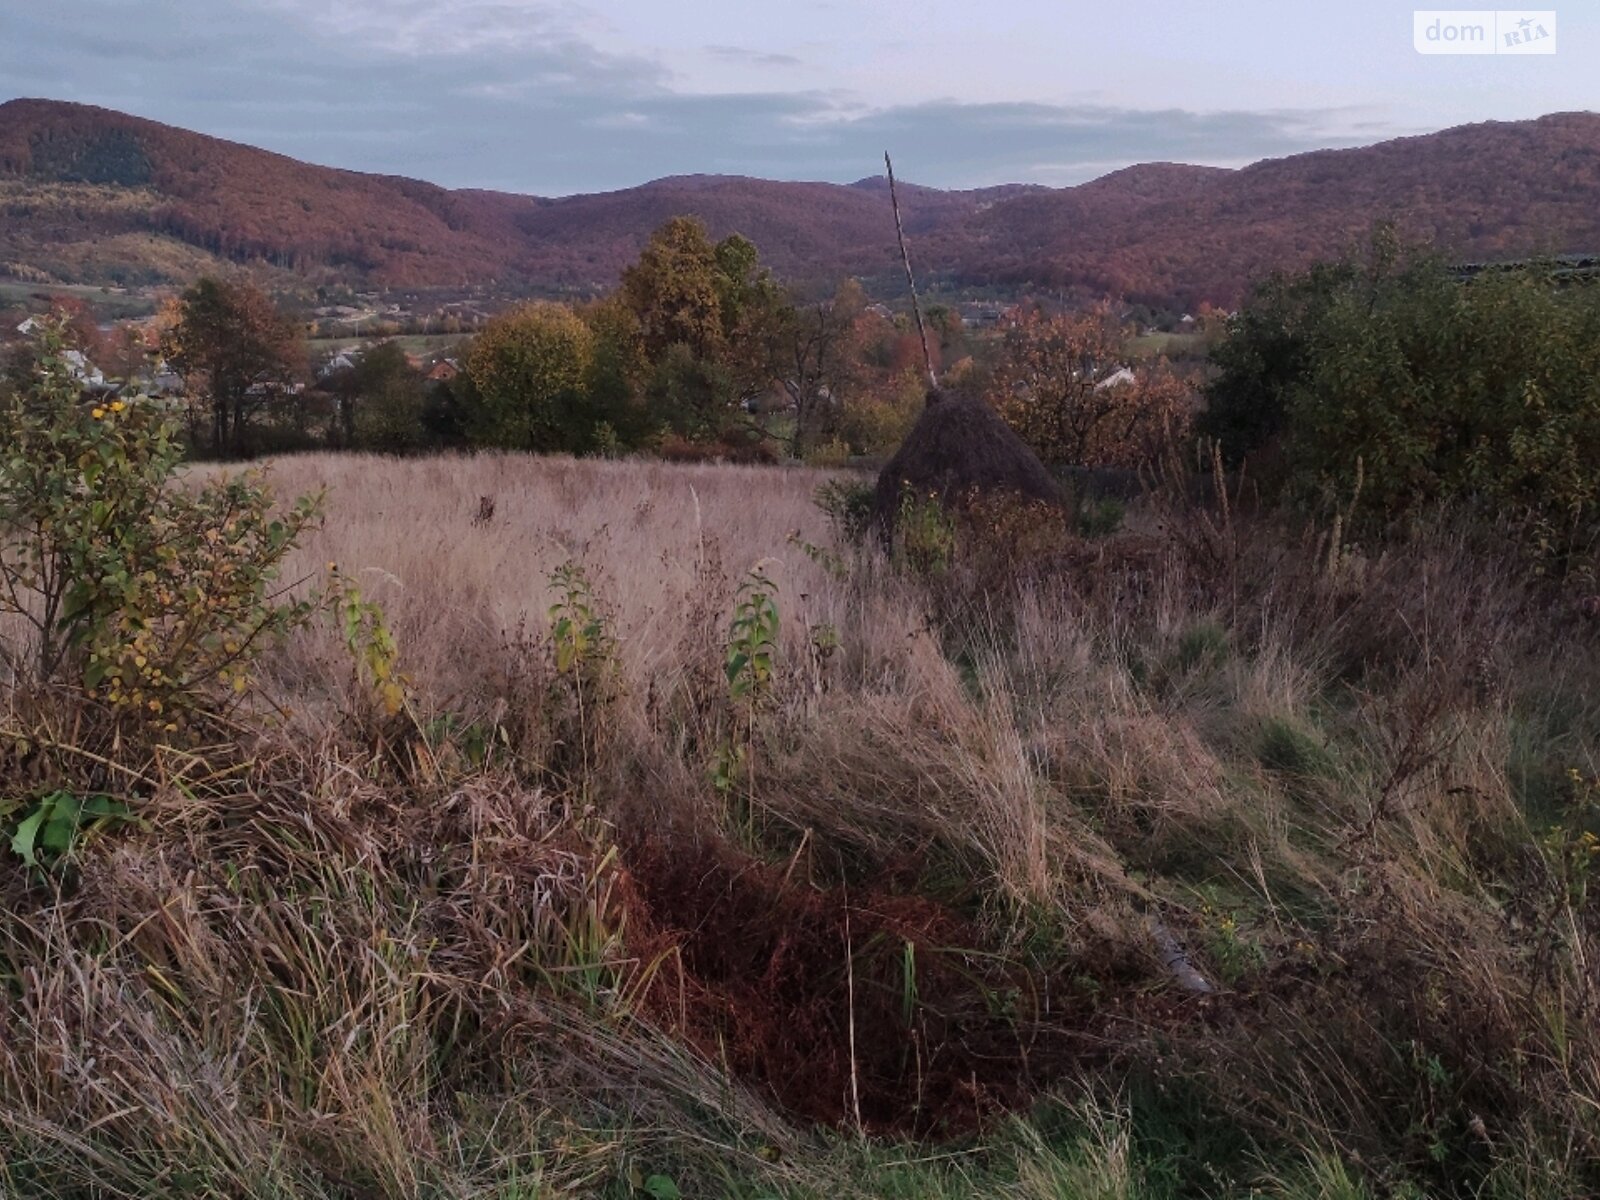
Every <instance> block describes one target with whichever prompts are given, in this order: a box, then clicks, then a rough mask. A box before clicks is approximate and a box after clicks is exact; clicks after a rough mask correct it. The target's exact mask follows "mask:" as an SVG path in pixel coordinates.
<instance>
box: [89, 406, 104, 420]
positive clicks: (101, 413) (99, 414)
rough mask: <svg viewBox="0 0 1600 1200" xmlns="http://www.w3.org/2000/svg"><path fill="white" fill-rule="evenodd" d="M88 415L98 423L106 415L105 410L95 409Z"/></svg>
mask: <svg viewBox="0 0 1600 1200" xmlns="http://www.w3.org/2000/svg"><path fill="white" fill-rule="evenodd" d="M89 415H90V416H92V417H93V418H94V419H95V420H96V421H98V420H99V419H100V418H101V417H103V416H105V415H106V410H105V409H103V408H97V409H95V410H94V412H92V413H90V414H89Z"/></svg>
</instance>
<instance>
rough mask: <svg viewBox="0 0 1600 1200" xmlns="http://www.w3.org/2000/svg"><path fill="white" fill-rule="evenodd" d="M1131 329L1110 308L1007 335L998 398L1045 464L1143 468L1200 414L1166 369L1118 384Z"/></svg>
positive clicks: (1028, 325)
mask: <svg viewBox="0 0 1600 1200" xmlns="http://www.w3.org/2000/svg"><path fill="white" fill-rule="evenodd" d="M1124 342H1125V331H1124V330H1123V329H1122V327H1121V326H1120V325H1118V324H1117V323H1116V322H1115V321H1114V320H1113V319H1112V317H1111V316H1110V314H1109V313H1108V312H1106V311H1104V310H1099V311H1095V312H1092V313H1087V314H1071V315H1064V316H1045V315H1044V314H1042V313H1038V312H1034V313H1030V314H1029V315H1027V316H1025V317H1023V318H1022V319H1021V320H1019V321H1018V322H1016V323H1015V324H1014V325H1012V326H1011V328H1010V329H1008V330H1007V331H1006V337H1005V343H1004V346H1003V350H1002V358H1001V362H1000V365H999V367H998V369H997V370H996V372H995V379H994V384H993V391H992V399H993V403H994V405H995V407H996V408H997V409H998V410H999V412H1000V415H1001V416H1003V417H1005V419H1006V423H1007V424H1009V425H1010V426H1011V427H1012V428H1013V429H1015V430H1016V431H1017V433H1018V434H1019V435H1021V437H1022V439H1023V441H1025V442H1027V443H1028V445H1030V446H1031V447H1033V450H1034V452H1035V453H1037V454H1038V455H1039V457H1040V458H1041V459H1043V460H1044V461H1046V462H1052V463H1072V464H1085V465H1091V466H1116V467H1129V468H1133V467H1138V466H1142V465H1145V464H1148V463H1151V462H1153V461H1155V459H1156V458H1157V457H1158V456H1159V455H1160V452H1161V448H1162V446H1163V445H1165V444H1166V442H1167V441H1168V440H1169V439H1171V438H1174V437H1179V438H1181V437H1183V436H1184V435H1185V434H1186V433H1187V431H1188V427H1189V424H1190V422H1191V420H1192V419H1193V415H1194V407H1195V404H1194V397H1193V394H1192V391H1191V389H1190V387H1189V385H1188V384H1187V383H1186V382H1184V381H1183V380H1182V379H1180V378H1179V377H1178V376H1176V375H1174V374H1172V373H1171V372H1170V371H1169V370H1167V369H1166V368H1165V366H1164V365H1159V364H1158V365H1157V366H1154V367H1149V366H1145V367H1141V368H1140V372H1139V374H1138V375H1137V376H1136V377H1134V378H1132V379H1127V380H1126V381H1118V382H1112V381H1111V380H1110V379H1109V377H1110V376H1111V375H1112V374H1113V373H1114V372H1116V371H1117V370H1118V368H1119V366H1120V364H1121V359H1122V355H1123V346H1124Z"/></svg>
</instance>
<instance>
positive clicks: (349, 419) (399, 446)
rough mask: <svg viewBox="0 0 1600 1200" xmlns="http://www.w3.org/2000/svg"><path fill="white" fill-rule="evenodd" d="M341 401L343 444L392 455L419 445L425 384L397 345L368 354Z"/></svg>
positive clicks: (384, 345) (383, 346) (387, 344)
mask: <svg viewBox="0 0 1600 1200" xmlns="http://www.w3.org/2000/svg"><path fill="white" fill-rule="evenodd" d="M340 400H341V403H340V410H339V411H340V417H341V422H342V424H343V427H344V441H345V445H347V446H355V445H361V446H365V447H367V448H369V449H373V450H385V451H388V452H390V453H402V452H404V451H407V450H415V449H417V448H418V447H419V446H421V445H422V443H423V440H424V437H425V431H424V429H423V426H422V412H423V407H424V404H425V402H426V392H425V388H424V381H423V378H422V373H421V372H420V371H418V370H416V369H415V368H414V367H413V366H412V365H411V363H410V362H409V361H408V360H407V358H406V352H405V349H404V347H402V346H401V345H400V343H399V342H383V343H382V344H380V345H377V346H374V347H373V348H372V349H370V350H368V351H367V353H366V354H365V355H363V356H362V358H361V361H360V362H358V363H357V364H356V365H355V366H354V367H353V368H352V369H351V371H350V379H349V384H348V395H346V396H341V398H340Z"/></svg>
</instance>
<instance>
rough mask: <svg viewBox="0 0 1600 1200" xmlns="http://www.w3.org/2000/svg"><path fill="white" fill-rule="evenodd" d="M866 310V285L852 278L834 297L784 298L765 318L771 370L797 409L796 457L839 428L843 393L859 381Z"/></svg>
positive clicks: (792, 449) (792, 450)
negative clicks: (858, 355) (860, 341)
mask: <svg viewBox="0 0 1600 1200" xmlns="http://www.w3.org/2000/svg"><path fill="white" fill-rule="evenodd" d="M865 310H866V296H865V294H864V293H863V292H862V290H861V285H860V284H858V283H856V282H855V281H854V280H846V281H845V282H844V283H843V284H841V285H840V287H839V290H838V291H837V292H836V293H835V294H834V296H833V298H832V299H831V300H825V301H822V302H821V303H817V304H805V305H793V304H788V303H784V304H783V305H782V306H781V307H778V308H776V309H775V310H773V311H772V312H771V313H770V314H769V316H768V318H767V319H766V321H765V322H764V324H765V327H766V348H767V360H766V366H767V372H768V376H769V378H771V379H772V380H773V382H774V383H776V384H777V386H778V388H779V389H780V390H781V391H782V392H783V394H784V395H785V396H786V397H787V398H788V401H789V405H790V407H791V408H792V409H793V410H794V426H793V431H792V433H791V434H790V439H789V453H790V454H791V455H793V456H794V457H796V458H799V457H801V456H803V455H804V454H805V453H806V452H807V451H808V450H810V449H812V448H813V447H815V446H817V445H820V444H821V443H822V442H824V441H825V440H826V439H827V438H828V437H830V436H831V435H833V434H834V433H835V432H836V431H837V428H838V423H839V417H840V415H841V408H840V405H841V401H842V397H843V394H844V392H845V391H846V390H847V389H848V388H849V386H850V384H851V383H852V382H853V380H852V379H851V378H850V377H851V375H852V372H853V370H854V367H855V360H856V352H857V350H858V349H859V347H858V345H857V341H858V338H857V327H858V321H859V318H860V317H861V314H862V313H863V312H864V311H865Z"/></svg>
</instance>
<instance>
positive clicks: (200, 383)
mask: <svg viewBox="0 0 1600 1200" xmlns="http://www.w3.org/2000/svg"><path fill="white" fill-rule="evenodd" d="M165 352H166V357H167V361H168V362H169V363H170V364H171V365H172V367H173V368H174V369H175V370H177V371H178V372H179V373H181V374H182V375H183V376H184V379H185V382H186V383H187V384H188V386H189V391H190V394H191V395H195V396H199V397H201V398H202V399H203V400H204V401H205V402H206V403H207V404H208V405H209V407H210V410H211V411H210V417H211V447H212V449H213V451H215V452H216V453H217V454H219V455H222V456H224V457H232V456H234V455H237V454H239V453H240V452H241V451H242V449H243V447H244V434H245V427H246V424H247V422H248V420H249V417H250V415H251V414H252V413H254V412H255V411H256V410H257V409H259V408H261V407H262V406H263V405H265V404H266V402H267V401H268V400H269V399H270V398H271V397H272V396H273V395H274V394H280V393H282V392H283V391H285V390H287V388H288V386H289V384H290V382H291V381H292V379H293V377H294V374H295V371H296V369H297V368H298V367H299V366H300V365H301V364H302V363H303V361H304V358H305V346H304V341H303V338H302V335H301V332H300V327H299V326H298V325H297V324H296V323H295V322H294V321H293V320H291V319H290V318H288V317H286V316H284V315H283V314H282V313H280V312H279V311H278V310H277V308H276V307H275V306H274V305H273V303H272V301H271V300H270V299H269V298H268V297H267V296H266V294H265V293H264V292H262V291H261V290H260V289H259V288H256V287H254V286H252V285H250V284H248V283H225V282H222V281H220V280H216V279H202V280H201V281H200V282H199V283H197V284H195V285H194V286H193V287H192V288H190V289H189V290H188V291H186V292H184V293H183V296H182V297H181V299H180V300H179V304H178V319H177V322H176V324H175V325H174V326H173V328H172V329H171V330H170V332H169V333H168V334H167V336H166V345H165Z"/></svg>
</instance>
